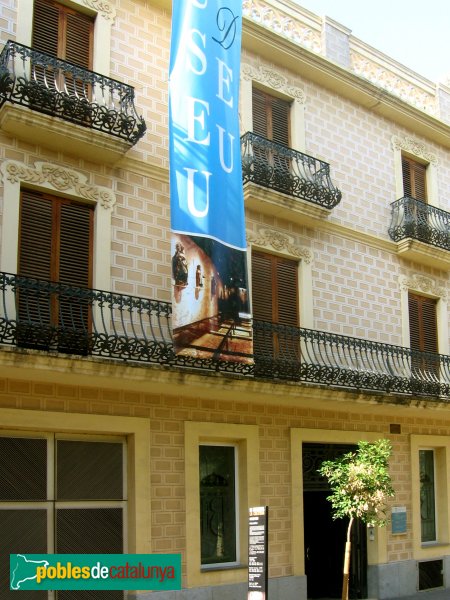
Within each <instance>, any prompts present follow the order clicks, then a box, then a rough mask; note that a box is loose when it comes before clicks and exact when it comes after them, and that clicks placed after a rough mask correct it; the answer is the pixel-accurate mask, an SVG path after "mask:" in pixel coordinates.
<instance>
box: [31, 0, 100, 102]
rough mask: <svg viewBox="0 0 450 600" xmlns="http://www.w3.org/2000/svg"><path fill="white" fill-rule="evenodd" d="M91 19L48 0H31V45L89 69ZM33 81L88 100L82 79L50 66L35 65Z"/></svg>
mask: <svg viewBox="0 0 450 600" xmlns="http://www.w3.org/2000/svg"><path fill="white" fill-rule="evenodd" d="M93 34H94V21H93V19H91V18H90V17H89V16H87V15H85V14H82V13H79V12H77V11H75V10H73V9H71V8H69V7H67V6H63V5H62V4H58V3H57V2H52V1H51V0H35V3H34V13H33V38H32V47H33V49H34V50H40V51H41V52H45V53H47V54H50V55H51V56H55V57H57V58H60V59H63V60H66V61H68V62H71V63H74V64H75V65H78V66H79V67H83V68H85V69H92V56H93V51H92V45H93ZM33 73H34V76H35V78H36V80H37V81H38V82H39V83H41V84H42V85H44V86H45V87H50V88H56V89H57V90H58V91H63V92H65V93H67V94H69V95H70V94H72V95H76V96H78V97H83V98H86V99H89V96H90V90H89V86H88V85H87V84H86V83H83V80H82V78H79V77H78V78H74V77H73V74H72V73H69V72H67V71H65V70H63V69H53V68H52V67H51V66H46V67H43V66H42V65H40V64H39V65H35V66H34V69H33Z"/></svg>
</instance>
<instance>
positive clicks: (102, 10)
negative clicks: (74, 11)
mask: <svg viewBox="0 0 450 600" xmlns="http://www.w3.org/2000/svg"><path fill="white" fill-rule="evenodd" d="M75 1H76V0H75ZM78 4H82V5H84V6H87V7H88V8H92V9H93V10H95V11H96V12H97V13H98V14H100V15H101V16H102V17H103V18H104V19H106V20H107V21H114V19H115V18H116V9H115V7H114V6H113V5H112V4H111V3H110V2H108V0H81V2H80V1H78Z"/></svg>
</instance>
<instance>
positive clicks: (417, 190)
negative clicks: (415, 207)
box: [402, 156, 427, 202]
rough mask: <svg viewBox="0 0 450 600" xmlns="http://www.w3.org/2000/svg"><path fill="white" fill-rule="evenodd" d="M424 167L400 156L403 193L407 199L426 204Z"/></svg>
mask: <svg viewBox="0 0 450 600" xmlns="http://www.w3.org/2000/svg"><path fill="white" fill-rule="evenodd" d="M426 170H427V168H426V165H423V164H422V163H419V162H417V161H416V160H413V159H412V158H408V157H406V156H402V174H403V193H404V195H405V196H408V197H409V198H415V199H416V200H422V201H423V202H426V200H427V194H426Z"/></svg>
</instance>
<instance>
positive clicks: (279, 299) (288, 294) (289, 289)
mask: <svg viewBox="0 0 450 600" xmlns="http://www.w3.org/2000/svg"><path fill="white" fill-rule="evenodd" d="M297 290H298V262H297V261H295V260H291V259H289V258H285V257H280V256H275V255H274V254H266V253H264V252H258V251H253V252H252V307H253V318H254V319H255V320H257V321H266V322H269V323H273V324H274V327H273V328H272V329H271V331H268V330H267V329H266V328H259V327H257V328H255V331H254V352H255V356H260V357H261V356H262V355H269V356H272V357H273V356H277V355H280V354H283V353H288V355H289V356H290V357H291V356H293V355H294V356H295V352H296V350H297V349H298V340H295V338H294V337H293V336H292V335H290V334H289V329H287V328H286V327H283V326H287V327H298V324H299V319H298V291H297ZM276 325H281V326H282V327H276ZM293 353H294V354H293Z"/></svg>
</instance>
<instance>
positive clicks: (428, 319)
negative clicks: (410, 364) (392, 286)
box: [408, 292, 438, 352]
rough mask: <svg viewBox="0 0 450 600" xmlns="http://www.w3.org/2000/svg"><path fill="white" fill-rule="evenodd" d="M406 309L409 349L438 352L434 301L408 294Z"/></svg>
mask: <svg viewBox="0 0 450 600" xmlns="http://www.w3.org/2000/svg"><path fill="white" fill-rule="evenodd" d="M408 309H409V338H410V346H411V349H412V350H419V351H421V352H438V335H437V314H436V300H435V299H434V298H428V297H426V296H419V295H418V294H413V293H412V292H409V294H408Z"/></svg>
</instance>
